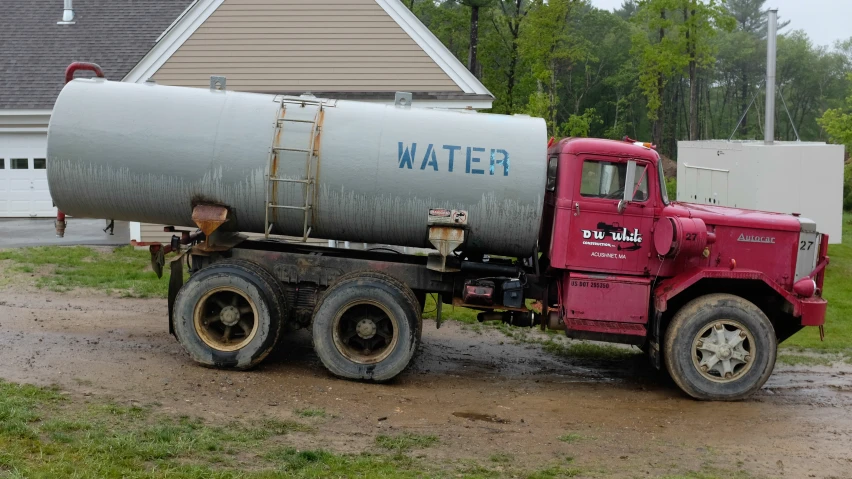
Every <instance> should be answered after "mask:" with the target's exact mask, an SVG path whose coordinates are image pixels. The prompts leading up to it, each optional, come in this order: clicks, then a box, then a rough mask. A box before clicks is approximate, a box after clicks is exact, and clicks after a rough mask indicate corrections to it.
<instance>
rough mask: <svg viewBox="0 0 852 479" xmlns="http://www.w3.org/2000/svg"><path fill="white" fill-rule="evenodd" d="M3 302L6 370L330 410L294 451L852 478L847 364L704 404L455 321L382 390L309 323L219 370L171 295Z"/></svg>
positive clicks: (175, 399) (192, 399)
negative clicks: (338, 358) (191, 340)
mask: <svg viewBox="0 0 852 479" xmlns="http://www.w3.org/2000/svg"><path fill="white" fill-rule="evenodd" d="M0 295H1V296H0V364H2V365H3V366H2V368H0V377H2V378H4V379H7V380H12V381H18V382H27V383H34V384H42V385H48V384H57V385H59V386H60V387H61V388H63V389H64V390H67V391H69V392H70V393H71V394H72V396H75V395H76V396H83V395H87V396H90V397H95V398H102V399H104V400H110V399H112V400H115V401H118V402H122V403H132V404H152V403H153V404H159V405H161V406H160V407H161V409H162V410H164V411H166V412H170V413H171V412H173V413H176V414H189V415H193V416H200V417H203V418H205V419H207V420H210V421H220V420H221V421H228V420H232V419H234V418H235V417H238V418H239V417H244V418H251V417H257V416H272V417H278V418H282V419H294V420H304V419H302V418H300V417H299V416H298V414H297V413H296V412H295V411H296V410H297V409H304V408H317V409H323V410H324V411H326V412H327V413H328V415H327V418H326V419H323V420H319V421H318V422H317V423H316V424H315V430H316V431H315V432H312V433H299V434H296V435H294V436H293V437H292V440H293V441H295V442H296V444H294V445H296V446H298V447H302V448H325V449H330V450H334V451H338V452H362V451H372V450H374V449H375V445H374V440H375V437H376V436H377V435H379V434H396V433H401V432H413V433H421V434H432V435H435V436H437V437H438V438H439V443H438V445H436V446H433V447H431V448H429V449H426V450H424V451H418V454H422V455H424V456H425V457H426V458H427V460H435V461H444V460H446V461H455V460H459V459H465V460H470V459H472V460H479V461H484V462H487V461H488V458H489V456H491V455H493V454H510V455H511V456H512V457H513V460H514V461H515V462H517V463H519V464H521V465H525V466H528V467H529V468H531V469H533V468H538V467H542V466H544V465H546V464H548V463H551V462H553V461H563V462H564V460H565V458H566V457H572V458H574V461H575V464H577V465H578V467H580V468H582V469H583V470H588V471H598V472H594V473H590V474H591V475H596V476H598V477H637V476H643V477H646V476H650V477H655V476H658V475H665V474H676V473H679V472H683V471H688V470H699V469H701V468H702V467H703V466H706V465H711V466H718V467H723V468H725V469H729V468H743V469H745V470H747V471H750V472H751V473H753V474H756V475H759V476H768V477H778V476H782V475H783V476H784V477H795V478H798V477H802V478H807V477H820V478H829V477H840V478H847V477H852V452H850V451H852V367H850V366H848V365H847V366H842V367H839V368H826V367H819V368H804V367H780V366H779V368H778V369H777V370H776V373H775V374H774V375H773V376H772V378H771V379H770V381H769V383H768V384H767V386H766V387H765V388H764V389H763V390H761V391H760V392H759V393H758V394H757V395H756V396H755V397H754V398H752V399H751V400H748V401H743V402H736V403H703V402H697V401H693V400H690V399H688V398H685V397H684V396H683V395H682V394H681V393H680V392H679V391H678V390H677V389H676V388H675V387H674V386H673V385H672V384H670V383H669V381H668V380H667V379H665V377H664V376H663V375H661V374H659V373H657V372H656V371H654V370H653V369H652V368H651V367H649V366H648V363H647V361H646V360H645V359H644V358H643V357H642V356H641V355H639V356H636V357H635V358H631V359H629V360H625V361H617V362H611V361H595V360H579V359H570V358H567V359H566V358H561V357H556V356H553V355H551V354H549V353H546V352H544V351H543V350H542V349H541V347H540V346H538V345H535V344H528V343H516V342H513V341H512V340H511V339H509V338H507V337H506V336H504V335H503V334H502V333H500V332H498V331H494V330H489V329H485V330H482V331H480V332H475V331H470V330H467V329H465V328H463V327H462V326H460V325H459V324H458V323H454V322H449V323H446V324H445V325H444V326H443V327H442V328H441V329H439V330H436V329H435V328H434V323H433V322H432V321H425V322H424V323H425V325H424V326H425V328H426V329H425V331H424V334H423V347H422V350H421V351H420V353H419V355H418V357H417V359H416V361H415V363H414V364H413V365H412V366H411V367H410V368H409V369H408V370H407V371H406V372H405V373H403V374H402V375H401V376H400V377H398V378H397V379H396V380H394V381H393V382H391V383H389V384H379V385H377V384H365V383H358V382H350V381H342V380H338V379H335V378H333V377H331V376H329V375H328V374H327V373H326V371H325V370H324V369H323V367H322V365H321V364H320V362H319V360H318V359H317V358H316V356H315V355H314V354H313V351H312V349H311V342H310V337H309V335H308V334H306V333H304V332H300V333H296V334H293V335H291V336H289V337H287V339H286V340H285V341H283V342H282V344H281V347H280V348H279V350H278V351H277V352H276V353H275V354H273V356H272V357H271V358H270V359H269V360H267V362H265V363H264V364H263V365H262V366H261V367H260V368H258V369H257V370H255V371H251V372H245V373H237V372H227V371H217V370H211V369H205V368H201V367H197V366H195V365H194V364H192V363H191V362H190V361H189V359H188V358H187V357H186V355H185V354H184V353H183V350H182V349H181V348H180V346H179V345H178V344H177V342H176V341H175V340H174V339H173V338H172V337H171V336H170V335H169V334H168V325H167V322H166V318H167V310H166V303H165V301H164V300H139V299H116V298H113V297H109V296H105V295H100V294H95V293H86V292H75V293H73V294H58V293H51V292H45V291H28V290H26V289H14V288H6V289H4V290H3V291H2V292H0ZM844 368H845V369H844ZM560 438H563V439H562V440H560ZM565 438H570V439H571V440H570V441H566V440H565ZM600 471H605V472H600Z"/></svg>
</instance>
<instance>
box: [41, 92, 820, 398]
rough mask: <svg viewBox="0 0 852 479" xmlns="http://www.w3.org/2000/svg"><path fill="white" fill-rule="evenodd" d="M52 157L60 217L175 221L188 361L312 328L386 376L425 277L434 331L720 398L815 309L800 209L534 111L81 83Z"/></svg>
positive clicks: (60, 116) (160, 259)
mask: <svg viewBox="0 0 852 479" xmlns="http://www.w3.org/2000/svg"><path fill="white" fill-rule="evenodd" d="M48 155H49V161H48V179H49V183H50V189H51V194H52V196H53V198H54V201H55V202H56V204H57V206H58V207H59V208H60V209H61V210H62V211H64V212H65V213H67V214H69V215H71V216H76V217H95V218H109V219H115V220H127V221H141V222H148V223H159V224H165V225H172V226H171V227H170V228H169V230H171V231H175V235H174V236H173V237H172V242H171V244H167V245H159V244H155V245H152V246H151V249H152V254H153V262H154V265H155V268H156V269H158V270H161V269H162V268H163V267H164V265H165V253H168V252H175V253H177V256H176V259H173V260H172V261H171V262H170V264H169V266H168V267H169V269H170V270H171V277H170V280H169V281H170V283H169V301H168V304H169V325H170V328H169V329H170V331H171V332H172V333H173V334H174V335H175V336H176V338H177V339H178V341H180V343H181V344H182V345H183V347H184V348H185V349H186V351H187V352H188V354H189V356H190V357H191V358H192V359H193V360H195V361H196V362H198V363H200V364H202V365H205V366H210V367H217V368H226V369H248V368H251V367H253V366H256V365H257V364H259V363H260V362H261V361H263V360H264V358H266V357H267V355H268V354H269V353H270V351H272V349H273V348H274V347H275V346H276V344H277V343H278V341H279V339H280V338H281V337H283V336H284V335H286V334H288V333H289V331H292V330H293V329H297V328H309V329H310V330H311V332H312V338H313V346H314V349H315V351H316V354H317V355H318V356H319V358H320V359H321V360H322V363H323V364H324V365H325V367H326V368H327V369H328V370H329V371H330V372H331V373H332V374H334V375H336V376H339V377H342V378H349V379H355V380H366V381H388V380H390V379H392V378H394V377H395V376H397V375H398V374H400V373H401V372H402V371H403V370H404V369H405V368H406V366H408V364H409V362H410V361H411V360H412V358H413V357H414V354H415V352H416V350H417V348H418V346H419V343H420V340H421V333H422V328H423V322H422V318H421V316H422V311H423V309H424V305H425V303H426V298H427V296H429V295H432V296H433V297H435V298H436V300H437V311H436V313H437V324H438V325H439V326H440V324H441V321H442V319H443V317H444V312H443V309H444V308H446V307H448V306H458V307H465V308H472V309H475V310H478V311H480V312H481V313H480V314H479V318H480V320H482V321H495V320H496V321H503V322H505V323H508V324H511V325H513V326H518V327H541V328H549V329H555V330H561V331H564V332H565V334H566V335H567V336H568V337H570V338H575V339H579V340H594V341H605V342H614V343H622V344H630V345H635V346H638V347H640V348H642V349H643V350H644V351H646V352H647V354H648V355H649V356H650V358H651V360H652V362H653V364H654V365H656V366H657V367H658V368H662V367H663V366H664V367H665V369H666V370H667V371H668V372H669V374H670V375H671V377H672V378H673V379H674V381H675V382H676V383H677V385H678V386H679V387H680V388H681V389H682V390H683V391H684V392H686V393H687V394H688V395H690V396H692V397H694V398H698V399H707V400H734V399H740V398H744V397H747V396H748V395H750V394H752V393H754V392H755V391H756V390H758V389H759V388H760V387H761V386H762V385H763V384H764V383H765V382H766V380H767V378H768V377H769V376H770V374H771V373H772V370H773V368H774V365H775V360H776V354H777V347H778V344H779V343H780V342H782V341H784V340H785V339H787V338H788V337H790V336H791V335H792V334H794V333H796V332H797V331H799V330H800V329H801V328H802V327H804V326H819V327H820V332H822V325H823V323H824V321H825V313H826V301H825V299H823V298H822V286H823V278H824V272H825V267H826V265H827V264H828V256H827V251H828V237H827V236H826V235H824V234H820V233H819V232H818V231H817V228H816V224H814V222H812V221H810V220H808V219H805V218H802V217H800V216H798V215H795V214H774V213H765V212H758V211H748V210H742V209H736V208H724V207H719V206H707V205H696V204H688V203H680V202H675V201H672V200H671V199H670V198H668V197H667V194H666V187H665V179H664V176H663V169H662V165H661V161H660V156H659V155H658V154H657V152H656V151H655V150H654V148H653V147H652V146H651V145H648V144H642V143H638V142H635V141H633V140H629V139H625V140H624V141H613V140H601V139H563V140H560V141H555V142H554V141H551V142H550V144H548V141H547V136H546V127H545V124H544V121H543V120H541V119H537V118H530V117H526V116H501V115H488V114H481V113H474V112H451V111H439V110H430V109H421V108H416V107H412V106H411V104H410V97H408V96H406V95H398V98H397V101H396V102H395V104H370V103H358V102H346V101H337V100H327V99H318V98H314V97H312V96H309V95H305V96H301V97H286V96H273V95H260V94H251V93H239V92H231V91H221V90H209V91H208V90H206V89H195V88H179V87H168V86H160V85H153V84H144V85H137V84H126V83H119V82H109V81H106V80H103V79H78V80H74V81H72V82H70V83H69V84H68V85H66V87H65V89H63V91H62V93H61V94H60V96H59V99H58V100H57V103H56V106H55V108H54V113H53V116H52V119H51V123H50V128H49V134H48ZM183 227H191V228H192V229H191V230H182V229H181V228H183ZM196 229H197V230H196ZM246 232H249V233H251V232H254V233H255V237H253V238H251V237H249V235H246V234H245V233H246ZM312 238H322V239H323V240H331V241H330V242H328V243H324V244H315V243H311V239H312ZM344 241H348V242H351V243H355V242H359V243H361V244H366V247H364V248H363V249H353V248H339V247H334V246H336V245H340V244H342V242H344ZM327 245H329V246H327ZM371 245H372V246H371ZM389 245H390V246H389ZM414 248H417V249H414ZM185 268H188V270H189V273H190V276H189V279H188V280H187V281H186V282H185V283H184V269H185Z"/></svg>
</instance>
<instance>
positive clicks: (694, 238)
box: [686, 233, 698, 241]
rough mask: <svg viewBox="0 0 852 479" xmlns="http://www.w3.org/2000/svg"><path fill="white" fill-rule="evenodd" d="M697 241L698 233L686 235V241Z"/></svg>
mask: <svg viewBox="0 0 852 479" xmlns="http://www.w3.org/2000/svg"><path fill="white" fill-rule="evenodd" d="M696 239H698V233H687V234H686V241H695V240H696Z"/></svg>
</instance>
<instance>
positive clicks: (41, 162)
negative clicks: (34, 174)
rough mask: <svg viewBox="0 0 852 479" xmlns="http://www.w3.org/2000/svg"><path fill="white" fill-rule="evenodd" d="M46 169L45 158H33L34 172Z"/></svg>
mask: <svg viewBox="0 0 852 479" xmlns="http://www.w3.org/2000/svg"><path fill="white" fill-rule="evenodd" d="M46 168H47V159H45V158H33V169H34V170H44V169H46Z"/></svg>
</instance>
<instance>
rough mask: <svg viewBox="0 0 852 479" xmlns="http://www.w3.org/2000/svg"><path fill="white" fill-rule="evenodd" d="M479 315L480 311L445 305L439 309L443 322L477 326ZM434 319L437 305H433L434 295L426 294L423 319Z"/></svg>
mask: <svg viewBox="0 0 852 479" xmlns="http://www.w3.org/2000/svg"><path fill="white" fill-rule="evenodd" d="M479 313H480V311H477V310H475V309H468V308H456V307H454V306H451V305H448V304H445V305H443V308H441V319H442V320H443V321H458V322H460V323H464V324H468V325H478V324H480V323H479V320H478V319H476V315H477V314H479ZM436 317H437V305H436V304H435V295H432V294H428V295H426V306H425V307H424V308H423V318H424V319H435V318H436Z"/></svg>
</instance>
